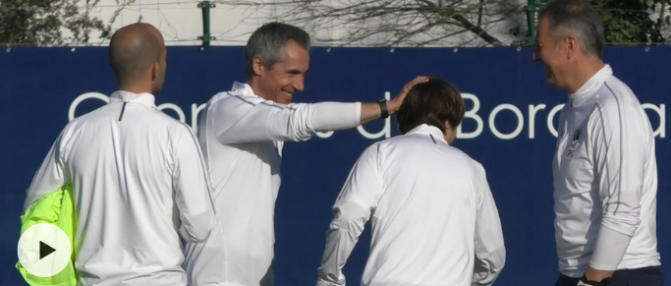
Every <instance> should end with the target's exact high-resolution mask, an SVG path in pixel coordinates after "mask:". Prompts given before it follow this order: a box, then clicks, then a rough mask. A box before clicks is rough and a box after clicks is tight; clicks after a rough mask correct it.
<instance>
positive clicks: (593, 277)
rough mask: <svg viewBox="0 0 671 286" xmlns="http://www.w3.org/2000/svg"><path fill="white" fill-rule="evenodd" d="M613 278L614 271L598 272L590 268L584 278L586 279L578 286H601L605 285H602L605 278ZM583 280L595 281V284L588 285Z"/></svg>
mask: <svg viewBox="0 0 671 286" xmlns="http://www.w3.org/2000/svg"><path fill="white" fill-rule="evenodd" d="M611 276H613V271H605V270H598V269H594V268H592V267H588V268H587V271H586V272H585V276H584V277H583V278H584V279H581V281H580V282H579V283H578V285H577V286H582V285H594V286H601V285H604V284H603V283H601V281H603V280H604V279H605V278H609V277H611ZM582 280H587V281H594V283H586V282H584V281H582ZM606 285H607V284H606Z"/></svg>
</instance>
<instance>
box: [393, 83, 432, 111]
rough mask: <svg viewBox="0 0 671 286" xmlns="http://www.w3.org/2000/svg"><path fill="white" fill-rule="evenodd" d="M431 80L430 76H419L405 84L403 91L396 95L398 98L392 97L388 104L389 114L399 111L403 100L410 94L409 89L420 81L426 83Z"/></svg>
mask: <svg viewBox="0 0 671 286" xmlns="http://www.w3.org/2000/svg"><path fill="white" fill-rule="evenodd" d="M427 81H429V78H428V77H426V76H418V77H416V78H415V79H413V80H412V81H411V82H409V83H407V84H406V85H405V86H403V89H401V92H399V94H398V95H397V96H396V98H394V99H392V100H390V101H389V103H388V104H387V108H388V110H389V115H391V114H394V113H396V112H398V110H399V109H400V108H401V105H402V104H403V100H404V99H405V96H406V95H408V91H410V89H411V88H412V87H413V86H415V85H416V84H418V83H424V82H427Z"/></svg>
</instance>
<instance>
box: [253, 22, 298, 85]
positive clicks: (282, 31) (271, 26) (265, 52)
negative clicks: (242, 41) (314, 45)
mask: <svg viewBox="0 0 671 286" xmlns="http://www.w3.org/2000/svg"><path fill="white" fill-rule="evenodd" d="M288 41H294V42H295V43H297V44H298V45H299V46H301V47H302V48H304V49H305V50H308V51H309V50H310V35H309V34H308V33H307V32H305V31H304V30H303V29H301V28H298V27H295V26H292V25H289V24H284V23H279V22H271V23H267V24H264V25H263V26H261V27H260V28H258V29H256V31H254V33H253V34H252V36H251V37H250V38H249V40H248V41H247V47H246V48H245V63H246V65H247V78H249V77H251V76H253V75H254V68H253V67H252V61H253V60H254V57H257V56H258V57H260V58H261V60H262V61H263V66H264V67H266V68H268V69H271V68H272V67H273V65H275V64H276V63H277V62H279V61H281V60H282V59H283V58H284V46H285V45H286V43H287V42H288Z"/></svg>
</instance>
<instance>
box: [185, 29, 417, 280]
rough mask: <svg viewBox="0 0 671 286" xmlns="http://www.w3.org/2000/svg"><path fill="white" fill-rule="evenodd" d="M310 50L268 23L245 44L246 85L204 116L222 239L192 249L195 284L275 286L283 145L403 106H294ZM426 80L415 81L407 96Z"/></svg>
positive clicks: (301, 35) (299, 35) (294, 33)
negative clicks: (276, 203)
mask: <svg viewBox="0 0 671 286" xmlns="http://www.w3.org/2000/svg"><path fill="white" fill-rule="evenodd" d="M309 50H310V36H309V35H308V34H307V33H306V32H305V31H303V30H302V29H300V28H297V27H294V26H292V25H288V24H282V23H277V22H273V23H268V24H265V25H263V26H262V27H260V28H259V29H257V30H256V31H255V32H254V33H253V34H252V36H251V37H250V39H249V41H248V43H247V48H246V51H245V62H246V65H247V83H239V82H235V83H233V89H232V90H231V91H226V92H220V93H218V94H216V95H214V96H213V97H212V98H211V99H210V101H209V102H208V103H207V106H206V107H205V109H204V110H203V112H202V113H201V114H200V117H199V121H198V126H199V128H198V139H199V141H200V144H201V148H202V150H203V153H204V155H205V158H206V161H207V164H208V166H209V172H210V177H211V179H212V185H213V197H214V198H215V199H214V204H215V210H216V212H217V215H218V217H219V218H220V221H221V230H222V233H223V234H222V235H221V237H220V238H217V237H215V238H212V239H211V240H209V241H208V242H207V243H205V244H188V245H187V248H186V252H187V256H188V257H189V258H188V259H187V263H186V264H185V268H186V269H187V271H188V272H189V273H192V274H191V277H192V281H191V283H193V284H194V285H203V284H206V283H216V282H218V281H223V282H225V284H226V285H237V286H239V285H245V286H255V285H264V286H267V285H272V284H273V274H272V267H273V259H274V243H275V231H274V221H273V218H274V214H275V200H276V198H277V195H278V190H279V188H280V162H281V158H282V147H283V145H284V142H285V141H294V142H295V141H305V140H308V139H310V138H312V137H313V136H314V135H315V134H316V133H317V132H326V131H335V130H343V129H349V128H354V127H357V126H359V125H360V124H363V123H366V122H370V121H373V120H375V119H379V118H386V117H387V116H389V115H391V114H394V113H396V111H397V110H398V109H399V107H400V106H401V102H402V101H403V98H404V96H405V93H403V92H401V93H400V94H399V96H398V97H397V98H395V99H392V100H390V101H388V102H387V101H384V100H382V101H380V102H377V103H360V102H353V103H340V102H321V103H314V104H306V103H291V101H292V99H293V96H294V94H295V93H296V92H300V91H303V89H304V79H305V75H306V73H307V72H308V69H309V64H310V56H309ZM423 80H425V79H423V78H417V79H415V81H413V82H411V83H409V84H408V85H407V86H406V89H404V90H407V87H409V86H411V85H412V84H414V83H415V82H421V81H423ZM215 231H218V230H215ZM215 240H219V241H218V242H217V241H215Z"/></svg>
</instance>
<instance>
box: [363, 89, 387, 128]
mask: <svg viewBox="0 0 671 286" xmlns="http://www.w3.org/2000/svg"><path fill="white" fill-rule="evenodd" d="M389 97H390V93H389V92H388V91H387V92H385V93H384V98H386V99H387V100H389ZM356 129H357V130H359V133H361V135H362V136H363V137H366V138H368V139H373V140H375V139H378V138H380V137H382V136H384V138H390V137H391V117H387V118H386V119H385V120H384V127H383V128H382V130H380V132H378V133H375V134H371V133H368V131H366V129H364V128H363V125H359V126H357V128H356Z"/></svg>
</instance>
